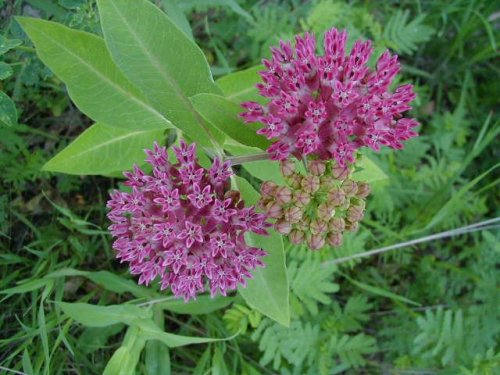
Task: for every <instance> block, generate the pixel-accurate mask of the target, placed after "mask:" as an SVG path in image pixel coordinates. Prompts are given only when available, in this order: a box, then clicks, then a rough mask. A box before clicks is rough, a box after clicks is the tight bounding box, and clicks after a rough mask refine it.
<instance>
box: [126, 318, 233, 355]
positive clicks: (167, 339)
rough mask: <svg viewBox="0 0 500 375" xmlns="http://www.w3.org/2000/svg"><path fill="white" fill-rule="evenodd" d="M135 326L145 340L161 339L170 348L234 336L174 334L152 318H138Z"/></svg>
mask: <svg viewBox="0 0 500 375" xmlns="http://www.w3.org/2000/svg"><path fill="white" fill-rule="evenodd" d="M132 324H133V326H134V327H137V328H138V329H139V332H140V337H142V338H143V339H145V340H159V341H161V342H162V343H164V344H165V345H167V346H168V347H169V348H177V347H179V346H185V345H191V344H203V343H206V342H215V341H221V340H229V339H232V338H233V337H234V336H232V337H228V338H224V339H213V338H205V337H189V336H181V335H174V334H172V333H167V332H163V331H162V330H161V329H160V328H159V327H158V326H157V325H156V324H155V322H153V321H152V320H151V319H138V320H136V321H134V322H132Z"/></svg>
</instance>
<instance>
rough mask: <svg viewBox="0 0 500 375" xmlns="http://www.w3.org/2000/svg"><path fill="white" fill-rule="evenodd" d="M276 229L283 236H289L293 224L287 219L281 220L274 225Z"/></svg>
mask: <svg viewBox="0 0 500 375" xmlns="http://www.w3.org/2000/svg"><path fill="white" fill-rule="evenodd" d="M274 229H276V231H277V232H279V233H281V234H283V235H287V234H289V233H290V231H291V230H292V224H290V223H289V222H288V221H286V220H285V219H280V220H278V221H276V223H275V224H274Z"/></svg>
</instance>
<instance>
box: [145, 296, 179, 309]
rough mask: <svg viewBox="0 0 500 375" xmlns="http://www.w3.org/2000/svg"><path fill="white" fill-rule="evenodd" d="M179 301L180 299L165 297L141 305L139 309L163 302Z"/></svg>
mask: <svg viewBox="0 0 500 375" xmlns="http://www.w3.org/2000/svg"><path fill="white" fill-rule="evenodd" d="M176 299H178V297H175V296H168V297H163V298H158V299H153V300H151V301H147V302H143V303H139V304H138V305H137V306H139V307H144V306H150V305H155V304H157V303H162V302H168V301H174V300H176Z"/></svg>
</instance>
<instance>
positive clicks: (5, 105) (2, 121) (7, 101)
mask: <svg viewBox="0 0 500 375" xmlns="http://www.w3.org/2000/svg"><path fill="white" fill-rule="evenodd" d="M16 124H17V110H16V105H15V104H14V102H13V101H12V99H11V98H9V96H8V95H7V94H5V93H3V92H2V91H0V127H1V126H9V127H10V126H14V125H16Z"/></svg>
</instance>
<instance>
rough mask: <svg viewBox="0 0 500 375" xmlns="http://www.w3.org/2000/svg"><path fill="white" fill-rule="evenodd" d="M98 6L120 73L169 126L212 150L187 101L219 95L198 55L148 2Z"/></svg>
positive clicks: (104, 1)
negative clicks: (152, 105)
mask: <svg viewBox="0 0 500 375" xmlns="http://www.w3.org/2000/svg"><path fill="white" fill-rule="evenodd" d="M97 3H98V6H99V13H100V16H101V23H102V28H103V32H104V37H105V40H106V44H107V46H108V49H109V51H110V52H111V55H112V57H113V60H114V61H115V62H116V63H117V65H118V66H119V67H120V69H121V70H122V71H123V72H124V73H125V75H126V76H127V77H128V78H129V79H130V81H131V82H133V83H134V84H136V85H137V87H139V88H140V89H141V90H142V91H143V92H144V94H145V95H146V97H147V98H148V99H149V100H151V102H152V103H153V104H154V105H155V107H156V108H157V109H158V110H160V111H161V112H162V113H163V114H165V116H166V117H167V118H168V119H169V120H170V121H171V122H172V123H173V124H174V126H176V127H177V128H179V129H180V130H181V131H183V132H185V133H186V134H187V135H188V136H189V137H190V138H191V139H192V140H193V141H195V142H198V143H200V144H201V145H203V146H208V147H212V146H213V144H212V143H211V141H210V139H209V138H207V135H208V134H209V133H210V132H213V129H210V126H209V125H208V124H206V122H205V121H204V120H203V119H202V118H201V116H199V115H198V114H197V113H196V111H195V110H194V108H193V106H192V104H191V102H190V101H189V99H188V97H190V96H193V95H196V94H199V93H202V92H208V93H214V94H219V93H220V90H219V88H218V87H217V85H215V83H214V82H213V79H212V77H211V74H210V69H209V66H208V63H207V61H206V60H205V57H204V55H203V52H202V51H201V50H200V49H199V48H198V46H197V45H196V44H194V43H193V42H192V41H191V40H189V38H188V37H187V36H186V35H185V34H184V33H183V32H182V31H181V30H180V29H179V28H178V27H177V26H175V24H174V23H173V22H172V21H171V20H170V19H169V18H168V17H167V15H165V13H163V12H162V11H161V10H160V9H158V8H157V7H156V6H155V5H153V4H152V3H151V2H149V1H147V0H99V1H98V2H97ZM210 134H211V133H210ZM211 136H212V138H214V136H213V134H211Z"/></svg>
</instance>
